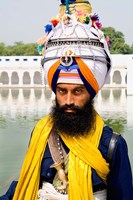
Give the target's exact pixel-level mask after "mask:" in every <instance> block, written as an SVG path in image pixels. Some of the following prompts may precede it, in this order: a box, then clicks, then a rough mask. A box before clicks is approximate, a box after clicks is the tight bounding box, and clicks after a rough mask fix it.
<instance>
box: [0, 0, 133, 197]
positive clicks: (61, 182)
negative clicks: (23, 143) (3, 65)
mask: <svg viewBox="0 0 133 200" xmlns="http://www.w3.org/2000/svg"><path fill="white" fill-rule="evenodd" d="M61 2H62V4H61V11H60V20H58V19H57V18H56V19H54V20H52V23H53V26H54V28H53V29H52V30H49V29H50V27H49V26H46V35H45V36H44V37H43V38H41V40H39V44H40V45H41V46H39V50H41V51H43V49H42V48H43V47H44V50H45V52H44V57H43V60H42V65H43V67H44V71H45V76H46V78H47V80H48V84H49V86H50V88H51V89H52V90H53V92H54V93H55V95H56V96H55V104H54V105H53V107H52V109H51V112H50V114H49V115H48V116H46V117H45V118H43V119H41V120H40V121H39V122H38V123H37V125H36V126H35V128H34V131H33V133H32V137H31V140H30V144H29V148H28V151H27V154H26V157H25V160H24V163H23V166H22V170H21V173H20V177H19V180H18V182H13V183H12V184H11V186H10V188H9V190H8V191H7V193H6V195H4V196H3V197H1V198H0V200H4V199H13V200H36V199H40V200H42V199H48V200H53V199H54V200H55V199H57V200H59V199H61V200H63V199H71V200H81V199H83V200H92V199H95V200H106V199H107V200H131V199H133V185H132V173H131V167H130V162H129V158H128V152H127V144H126V142H125V140H124V139H123V137H122V136H121V135H119V134H116V133H113V130H112V129H111V128H109V127H108V126H106V125H105V124H104V121H103V119H102V118H101V117H100V116H99V115H98V113H97V112H96V111H95V109H94V106H93V98H94V97H95V95H96V94H97V93H98V91H99V90H100V89H101V88H102V86H103V85H104V83H105V81H106V79H107V77H108V75H109V72H110V69H111V59H110V54H109V51H108V47H107V43H106V40H105V37H104V34H103V33H102V32H101V31H100V30H99V29H98V25H99V23H98V22H97V20H98V17H97V15H92V14H91V11H90V10H91V6H90V3H89V2H87V1H78V0H76V1H74V0H71V1H63V0H62V1H61ZM69 3H70V4H69ZM64 10H65V11H64ZM64 12H66V13H67V14H65V13H64ZM88 12H89V14H88ZM89 20H92V26H91V27H90V28H89V27H88V21H89ZM57 22H58V23H57ZM82 22H83V23H82ZM55 24H56V25H55Z"/></svg>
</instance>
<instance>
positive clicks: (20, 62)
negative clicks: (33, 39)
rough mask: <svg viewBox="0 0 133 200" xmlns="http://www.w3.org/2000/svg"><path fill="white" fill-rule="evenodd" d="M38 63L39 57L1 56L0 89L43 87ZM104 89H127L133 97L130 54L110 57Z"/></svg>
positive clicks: (132, 61) (132, 65)
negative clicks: (109, 69)
mask: <svg viewBox="0 0 133 200" xmlns="http://www.w3.org/2000/svg"><path fill="white" fill-rule="evenodd" d="M40 63H41V57H40V56H1V57H0V87H44V85H42V82H44V74H43V71H41V64H40ZM46 84H47V83H46ZM104 87H119V88H127V94H128V95H133V55H132V54H129V55H121V54H117V55H112V71H111V73H110V77H109V79H108V80H107V83H106V84H105V86H104Z"/></svg>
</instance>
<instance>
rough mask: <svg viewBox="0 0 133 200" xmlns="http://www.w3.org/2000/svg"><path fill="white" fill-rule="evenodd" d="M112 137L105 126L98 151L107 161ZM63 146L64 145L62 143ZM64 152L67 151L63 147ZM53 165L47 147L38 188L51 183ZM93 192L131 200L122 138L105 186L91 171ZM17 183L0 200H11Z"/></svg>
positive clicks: (132, 188) (112, 199)
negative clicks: (102, 191)
mask: <svg viewBox="0 0 133 200" xmlns="http://www.w3.org/2000/svg"><path fill="white" fill-rule="evenodd" d="M111 137H112V129H111V128H109V127H108V126H105V127H104V129H103V133H102V137H101V140H100V145H99V150H100V152H101V153H102V155H103V157H104V158H105V159H107V152H108V147H109V143H110V139H111ZM63 145H64V143H63ZM64 148H65V150H66V152H69V149H68V148H67V147H66V146H65V145H64ZM52 164H53V159H52V157H51V154H50V151H49V147H48V145H47V147H46V150H45V153H44V157H43V160H42V165H41V175H40V186H41V184H42V182H43V181H47V182H50V183H52V182H53V178H54V176H55V173H56V170H55V169H54V168H50V166H51V165H52ZM92 182H93V190H94V191H96V190H97V189H99V187H100V188H102V187H103V188H104V187H106V188H107V200H133V183H132V172H131V166H130V162H129V157H128V150H127V144H126V141H125V139H124V138H123V137H122V136H119V137H118V140H117V143H116V146H115V149H114V152H113V157H112V160H111V162H110V173H109V174H108V177H107V184H106V185H105V183H104V182H103V181H102V180H101V179H100V178H99V177H98V175H97V174H96V172H95V170H94V169H92ZM16 185H17V181H13V182H12V183H11V185H10V187H9V189H8V191H7V192H6V194H5V195H3V196H2V197H0V200H12V198H13V194H14V191H15V187H16Z"/></svg>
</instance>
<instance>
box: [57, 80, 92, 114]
mask: <svg viewBox="0 0 133 200" xmlns="http://www.w3.org/2000/svg"><path fill="white" fill-rule="evenodd" d="M56 99H57V102H58V104H59V106H63V105H68V106H70V105H74V106H78V107H79V108H83V106H84V105H85V104H86V102H87V101H88V100H89V99H90V94H89V93H88V91H87V90H86V88H85V86H84V85H79V84H65V83H60V84H58V85H57V88H56ZM65 111H66V112H74V110H73V109H71V108H66V110H65Z"/></svg>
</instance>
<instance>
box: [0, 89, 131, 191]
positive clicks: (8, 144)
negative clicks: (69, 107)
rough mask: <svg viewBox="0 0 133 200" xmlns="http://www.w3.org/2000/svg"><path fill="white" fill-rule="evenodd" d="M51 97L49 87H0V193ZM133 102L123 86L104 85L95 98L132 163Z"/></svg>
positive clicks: (46, 110) (100, 111)
mask: <svg viewBox="0 0 133 200" xmlns="http://www.w3.org/2000/svg"><path fill="white" fill-rule="evenodd" d="M53 99H54V94H53V93H52V92H51V90H49V88H44V89H42V88H36V89H28V88H27V89H22V88H21V89H17V88H16V89H4V90H3V89H1V90H0V105H1V106H0V163H2V165H0V194H2V193H3V192H4V191H6V189H7V188H8V186H9V183H10V182H11V179H13V177H14V176H16V174H18V172H19V171H20V167H21V164H22V160H23V158H24V155H25V152H26V149H27V146H28V142H29V138H30V134H31V132H32V129H33V127H34V126H35V124H36V122H37V121H38V120H39V119H40V118H42V117H43V116H45V115H46V114H48V113H49V111H50V108H51V105H52V100H53ZM132 102H133V96H132V97H131V96H130V97H127V96H126V89H105V88H104V89H103V90H102V91H100V92H99V94H98V96H97V97H96V98H95V108H96V110H97V111H98V113H99V114H100V115H101V116H102V117H103V118H104V120H105V122H106V123H107V124H109V125H110V126H111V127H113V128H114V129H115V131H118V132H121V133H122V134H123V136H124V137H125V138H126V140H127V142H128V146H129V155H130V159H131V162H132V163H133V155H132V154H131V152H132V150H133V149H132V141H133V117H132V116H133V109H132ZM17 152H19V155H18V153H17ZM3 185H4V187H3Z"/></svg>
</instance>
